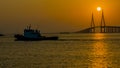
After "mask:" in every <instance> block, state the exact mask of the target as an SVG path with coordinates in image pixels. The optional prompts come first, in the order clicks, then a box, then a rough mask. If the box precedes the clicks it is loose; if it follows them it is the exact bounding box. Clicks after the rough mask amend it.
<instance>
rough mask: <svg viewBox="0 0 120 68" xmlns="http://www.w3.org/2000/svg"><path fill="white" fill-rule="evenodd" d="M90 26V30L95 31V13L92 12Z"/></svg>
mask: <svg viewBox="0 0 120 68" xmlns="http://www.w3.org/2000/svg"><path fill="white" fill-rule="evenodd" d="M90 27H91V30H90V32H91V33H95V23H94V17H93V13H92V19H91V25H90Z"/></svg>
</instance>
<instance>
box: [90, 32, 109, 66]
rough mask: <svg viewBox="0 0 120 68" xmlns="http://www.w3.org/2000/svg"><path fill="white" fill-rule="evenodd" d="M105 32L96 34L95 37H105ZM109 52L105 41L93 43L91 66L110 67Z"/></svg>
mask: <svg viewBox="0 0 120 68" xmlns="http://www.w3.org/2000/svg"><path fill="white" fill-rule="evenodd" d="M104 36H105V35H104V34H95V36H94V38H95V39H100V40H102V39H104V38H105V37H104ZM107 55H108V53H107V46H106V43H104V41H96V42H95V43H94V44H92V51H91V56H90V59H91V65H90V68H108V67H109V65H108V60H107V59H108V56H107Z"/></svg>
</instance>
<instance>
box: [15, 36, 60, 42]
mask: <svg viewBox="0 0 120 68" xmlns="http://www.w3.org/2000/svg"><path fill="white" fill-rule="evenodd" d="M14 37H15V38H16V39H15V40H16V41H41V40H58V37H57V36H51V37H45V36H41V37H38V38H28V37H24V36H23V35H19V34H16V35H14Z"/></svg>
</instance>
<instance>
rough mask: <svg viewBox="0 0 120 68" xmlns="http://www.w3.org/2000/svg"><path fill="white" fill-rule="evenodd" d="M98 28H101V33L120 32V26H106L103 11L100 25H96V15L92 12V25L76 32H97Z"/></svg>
mask: <svg viewBox="0 0 120 68" xmlns="http://www.w3.org/2000/svg"><path fill="white" fill-rule="evenodd" d="M96 28H98V29H100V33H120V26H106V24H105V18H104V13H103V11H102V17H101V23H100V26H95V23H94V17H93V13H92V19H91V24H90V27H88V28H86V29H83V30H81V31H77V32H76V33H96Z"/></svg>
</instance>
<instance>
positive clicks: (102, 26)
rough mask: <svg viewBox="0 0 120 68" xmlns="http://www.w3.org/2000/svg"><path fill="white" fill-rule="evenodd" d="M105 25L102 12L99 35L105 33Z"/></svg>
mask: <svg viewBox="0 0 120 68" xmlns="http://www.w3.org/2000/svg"><path fill="white" fill-rule="evenodd" d="M105 27H106V24H105V18H104V13H103V11H102V18H101V24H100V31H101V33H105V32H106V28H105Z"/></svg>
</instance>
